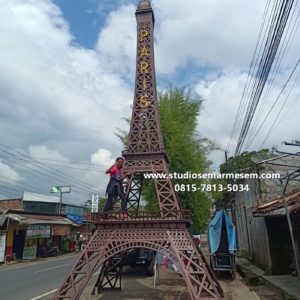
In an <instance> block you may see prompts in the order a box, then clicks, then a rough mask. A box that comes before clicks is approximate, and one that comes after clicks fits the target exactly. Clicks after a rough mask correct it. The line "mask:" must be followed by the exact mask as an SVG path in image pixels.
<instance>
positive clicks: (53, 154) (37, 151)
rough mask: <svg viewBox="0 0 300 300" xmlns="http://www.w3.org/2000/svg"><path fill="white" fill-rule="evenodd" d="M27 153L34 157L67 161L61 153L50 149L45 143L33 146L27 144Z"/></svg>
mask: <svg viewBox="0 0 300 300" xmlns="http://www.w3.org/2000/svg"><path fill="white" fill-rule="evenodd" d="M29 154H30V156H32V157H33V158H34V159H35V158H44V159H49V160H63V161H69V158H67V157H64V156H63V155H61V154H60V153H59V152H58V151H57V150H51V149H49V148H48V147H47V146H45V145H39V146H33V145H29Z"/></svg>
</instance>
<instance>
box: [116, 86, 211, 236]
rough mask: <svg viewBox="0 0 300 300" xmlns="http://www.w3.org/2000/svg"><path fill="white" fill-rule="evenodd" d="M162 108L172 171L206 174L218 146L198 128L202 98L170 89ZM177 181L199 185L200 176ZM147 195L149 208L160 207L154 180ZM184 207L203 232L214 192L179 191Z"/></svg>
mask: <svg viewBox="0 0 300 300" xmlns="http://www.w3.org/2000/svg"><path fill="white" fill-rule="evenodd" d="M158 96H159V101H158V110H159V115H160V125H161V131H162V135H163V140H164V145H165V148H166V150H167V153H168V156H169V159H170V164H169V168H170V172H172V173H174V172H176V173H186V172H188V171H190V172H191V173H206V172H208V171H209V166H210V165H211V162H210V161H209V160H208V159H207V155H208V153H209V152H210V151H212V150H214V149H216V146H215V144H214V143H213V142H211V141H210V140H209V139H207V138H203V137H202V136H201V135H200V133H199V131H198V130H197V125H198V123H197V118H198V116H199V114H200V110H201V106H202V99H201V98H200V97H194V96H193V95H192V94H191V92H190V91H187V90H186V89H183V88H181V89H180V88H170V89H169V90H168V91H166V92H162V93H159V95H158ZM118 135H119V137H120V138H121V139H122V141H123V142H124V141H126V137H125V136H124V132H121V131H120V130H119V133H118ZM173 182H174V184H185V185H187V184H190V185H191V184H196V186H197V187H199V186H200V184H201V183H202V181H201V180H200V179H173ZM142 194H143V198H144V199H145V200H146V202H147V204H146V209H147V210H150V211H151V210H157V209H158V203H157V198H156V193H155V187H154V183H153V181H150V180H149V181H145V183H144V187H143V192H142ZM178 196H179V199H180V202H181V206H182V208H185V209H191V210H192V212H193V225H192V230H193V231H194V232H195V233H199V232H200V231H203V230H204V229H205V227H206V224H207V222H208V220H209V219H210V208H211V200H210V197H209V196H210V195H208V194H206V193H203V192H201V191H200V190H197V191H195V192H192V191H185V192H178Z"/></svg>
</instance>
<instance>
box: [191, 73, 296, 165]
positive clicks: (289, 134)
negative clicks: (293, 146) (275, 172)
mask: <svg viewBox="0 0 300 300" xmlns="http://www.w3.org/2000/svg"><path fill="white" fill-rule="evenodd" d="M288 74H289V72H286V73H285V76H283V77H284V78H287V77H288ZM246 80H247V74H246V73H243V72H241V71H240V70H239V69H226V70H224V72H223V73H222V74H221V75H220V76H218V77H216V78H215V79H212V80H202V81H200V82H199V83H198V84H197V85H196V86H195V91H196V92H197V93H198V94H199V95H201V96H202V97H203V99H204V102H203V110H202V112H201V115H200V117H199V130H200V131H201V133H202V134H204V135H205V136H207V137H209V138H211V139H213V140H216V141H218V143H219V144H220V145H221V147H222V149H223V150H222V152H221V153H218V154H217V153H213V154H212V156H211V159H212V160H214V162H215V165H218V164H220V163H222V162H223V161H224V150H225V149H227V146H228V143H229V140H230V137H231V130H232V126H233V123H234V119H235V117H236V114H237V111H238V106H239V103H240V101H241V97H242V94H243V89H244V86H245V83H246ZM280 82H281V79H280V80H279V82H274V84H273V87H272V89H271V93H270V95H269V97H267V98H266V99H267V101H266V102H265V104H263V99H264V95H263V96H262V98H261V101H260V102H259V105H258V107H257V112H260V111H262V114H261V115H258V116H257V115H254V119H253V122H252V124H251V127H250V130H249V135H248V136H249V137H250V139H248V138H247V139H246V143H245V145H244V146H247V145H248V144H249V142H250V141H251V140H252V137H253V136H254V134H255V133H256V131H257V129H259V127H260V125H261V124H263V120H264V119H265V117H266V115H267V112H268V111H269V110H270V109H271V106H272V105H273V103H274V102H275V100H276V98H277V96H278V95H279V94H280V91H281V87H282V85H283V84H282V83H280ZM265 90H268V85H266V87H265ZM288 90H289V89H286V91H285V92H284V93H283V95H282V97H280V98H279V101H278V103H277V104H276V105H275V106H274V109H273V110H272V112H271V113H270V115H269V117H268V118H267V119H266V122H265V123H264V124H263V126H262V127H261V129H260V130H259V131H258V134H257V136H256V137H255V138H254V139H253V142H252V143H251V144H250V145H249V148H248V149H247V150H248V151H251V150H258V149H260V146H261V144H262V142H263V140H264V138H265V137H266V136H267V134H268V131H269V130H270V128H271V126H272V123H273V121H274V120H275V117H276V115H277V113H278V112H279V110H280V108H281V106H282V105H283V103H284V101H285V99H286V96H287V94H288ZM299 91H300V87H297V86H296V87H295V88H294V90H293V92H292V93H291V96H290V97H289V98H288V101H287V103H286V105H284V109H283V111H282V114H281V115H280V118H279V119H278V120H279V121H280V120H281V122H277V124H278V125H277V126H276V127H274V129H273V130H272V131H271V134H270V136H269V137H268V138H267V140H266V143H265V144H264V145H263V147H264V148H269V149H270V148H272V147H273V146H280V145H281V142H282V141H284V140H289V141H291V140H293V139H297V137H298V136H299V130H298V128H297V127H296V126H293V125H292V124H297V118H298V112H299V111H300V103H299V102H298V101H296V99H297V97H299ZM246 103H247V102H246ZM245 108H246V106H245ZM244 113H245V110H243V114H242V115H240V117H241V123H240V125H239V127H238V131H237V133H236V134H235V135H234V139H233V141H232V143H231V147H230V148H229V150H230V155H233V154H234V147H235V146H236V144H237V138H238V136H239V133H240V129H241V124H242V122H243V120H244ZM282 118H284V119H285V120H288V121H286V122H282ZM244 149H245V148H244Z"/></svg>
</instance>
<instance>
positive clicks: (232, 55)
mask: <svg viewBox="0 0 300 300" xmlns="http://www.w3.org/2000/svg"><path fill="white" fill-rule="evenodd" d="M137 3H138V1H137V0H136V1H129V0H113V1H112V0H101V1H99V0H98V1H96V0H85V1H84V0H77V1H74V0H43V1H39V0H31V1H23V0H10V1H6V2H4V3H2V4H1V7H0V18H1V24H0V34H1V40H0V128H1V131H0V141H1V143H2V144H3V145H7V146H9V147H11V148H12V149H15V150H18V151H19V152H20V153H23V154H24V155H30V156H32V157H38V158H41V159H43V160H40V162H44V163H45V162H47V163H51V164H61V166H60V167H55V168H57V169H58V170H61V171H62V170H63V171H64V172H66V173H67V174H71V175H72V176H73V177H76V178H80V180H81V181H82V182H83V183H84V184H87V185H88V186H90V187H93V188H94V189H95V190H99V191H101V192H102V193H103V190H104V189H105V186H106V183H107V178H106V175H105V174H104V170H105V169H106V168H107V166H108V165H109V164H110V163H112V162H113V160H114V157H116V156H119V155H120V153H121V151H122V150H123V149H122V148H123V146H122V144H121V143H120V141H119V140H118V139H117V138H116V137H115V135H114V132H115V131H116V128H117V127H119V128H124V129H127V128H126V124H125V122H124V121H123V120H122V118H123V117H124V116H130V113H131V111H130V105H131V104H132V100H133V91H134V75H135V51H136V20H135V9H136V5H137ZM265 4H266V1H261V0H253V1H248V0H226V1H222V2H220V1H219V0H209V1H208V0H186V1H182V0H153V1H152V7H153V9H154V14H155V18H156V23H155V31H154V34H155V63H156V75H157V86H158V90H161V89H165V88H167V87H168V86H169V85H170V84H171V85H175V86H179V87H182V86H185V87H187V88H190V89H191V90H192V92H193V93H194V94H195V95H197V96H201V97H203V99H204V100H205V101H204V104H203V108H202V112H201V115H200V116H199V118H198V129H199V131H200V132H201V134H202V135H203V136H206V137H209V138H210V139H212V140H214V141H215V142H217V143H218V144H219V145H220V147H221V148H222V151H217V152H214V153H212V155H211V156H210V158H211V159H212V160H213V162H214V164H213V169H215V170H216V169H217V168H218V165H219V164H220V163H222V162H223V160H224V149H226V147H227V145H228V141H229V137H230V133H231V130H232V126H233V122H234V118H235V114H236V112H237V108H238V106H239V103H240V99H241V95H242V92H243V88H244V85H245V82H246V79H247V72H248V68H249V64H250V61H251V58H252V54H253V51H254V48H255V43H256V40H257V36H258V30H259V26H260V24H261V19H262V15H263V11H264V8H265ZM299 43H300V39H299V32H297V33H296V36H295V39H294V42H293V44H292V45H291V47H290V48H289V52H288V54H287V56H286V59H285V61H284V63H283V66H282V68H281V70H280V73H279V76H278V78H277V79H276V80H275V81H274V83H273V85H272V89H271V94H270V97H269V98H270V99H269V100H268V101H269V102H268V103H267V106H269V107H270V106H271V103H272V99H274V98H276V96H277V95H278V93H279V91H280V89H281V88H282V85H283V83H284V81H285V80H286V78H287V77H288V74H289V72H290V70H291V68H292V66H293V65H294V63H295V61H296V60H297V59H298V53H299V50H298V49H299V46H300V45H299ZM299 90H300V89H299V82H297V83H296V84H295V88H294V90H293V92H292V94H291V95H290V100H289V102H288V103H287V106H286V109H285V110H284V114H285V115H284V116H285V119H284V120H287V119H288V120H289V123H288V124H286V123H284V122H281V123H279V124H278V126H277V127H276V130H275V131H274V132H273V133H272V135H270V137H269V139H268V141H267V142H266V144H265V147H269V148H271V147H273V146H278V145H279V146H280V145H281V142H282V141H283V140H292V139H299V132H298V130H297V126H296V125H295V124H298V123H297V122H298V113H297V112H299V109H300V107H299V101H298V102H297V101H295V99H296V98H295V97H296V96H297V95H298V94H299ZM293 97H294V98H293ZM281 103H282V101H281ZM279 108H280V106H278V107H277V108H276V109H277V110H276V109H275V110H274V114H273V117H274V115H276V113H277V111H278V110H279ZM271 124H272V119H270V121H269V122H266V124H265V126H264V128H263V129H262V130H261V132H260V135H259V136H258V137H257V139H256V140H254V142H253V143H252V144H251V146H250V147H249V149H248V150H257V149H258V147H259V145H260V143H261V141H262V140H263V138H264V136H265V135H266V133H267V132H268V130H269V128H270V126H271ZM297 135H298V137H297ZM236 139H237V137H236V138H235V140H234V141H233V144H234V143H235V142H236ZM1 149H2V150H3V148H1V146H0V185H1V184H3V182H2V181H1V180H4V179H3V178H6V179H7V180H8V181H9V182H7V184H6V185H12V184H13V183H15V184H18V185H19V186H23V187H24V188H26V185H28V186H29V185H30V186H32V185H34V186H36V187H37V191H38V192H43V193H46V192H47V191H48V190H49V186H51V185H53V184H54V185H60V184H69V183H70V182H69V181H71V179H70V180H69V181H68V180H67V179H63V178H60V179H58V180H57V182H56V183H55V182H52V181H53V180H52V181H51V180H50V178H48V179H47V178H45V179H44V180H41V178H33V177H32V176H31V177H30V176H29V175H28V174H27V175H26V173H25V172H24V168H25V166H24V165H23V166H21V163H20V161H15V162H14V163H13V162H10V161H9V160H8V157H7V155H4V153H5V152H3V151H2V150H1ZM233 150H234V149H233V147H232V148H231V149H230V152H231V153H230V154H232V152H233ZM61 161H64V162H65V163H61ZM84 164H85V165H84ZM87 164H90V165H87ZM91 164H96V165H97V167H96V166H94V165H91ZM70 167H73V169H71V168H70ZM74 167H76V168H77V169H74ZM94 167H96V169H97V172H94V171H92V170H91V169H92V168H94ZM59 168H60V169H59ZM80 169H86V170H80ZM87 169H89V170H87ZM33 172H34V171H33ZM1 176H2V177H1ZM1 178H2V179H1ZM47 180H48V181H47ZM74 185H75V183H74ZM0 188H1V187H0ZM77 189H81V192H82V193H83V194H84V195H85V196H82V194H80V195H71V196H72V197H75V198H76V201H80V199H82V197H85V198H86V197H89V194H88V193H86V190H85V189H84V188H83V186H82V185H81V187H77ZM0 195H1V190H0Z"/></svg>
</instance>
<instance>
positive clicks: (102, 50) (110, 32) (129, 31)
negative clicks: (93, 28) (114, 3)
mask: <svg viewBox="0 0 300 300" xmlns="http://www.w3.org/2000/svg"><path fill="white" fill-rule="evenodd" d="M135 9H136V8H135V7H134V6H133V5H127V6H121V7H120V8H119V9H118V10H117V11H113V12H111V13H110V15H109V17H108V18H107V20H106V25H105V28H104V29H102V30H101V31H100V34H99V38H98V43H97V51H98V53H99V56H100V57H101V60H102V62H103V64H104V66H105V67H106V69H107V70H111V71H113V72H117V73H119V74H122V75H123V76H125V77H128V78H129V79H131V80H133V77H134V71H135V54H136V21H135V16H134V12H135Z"/></svg>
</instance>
